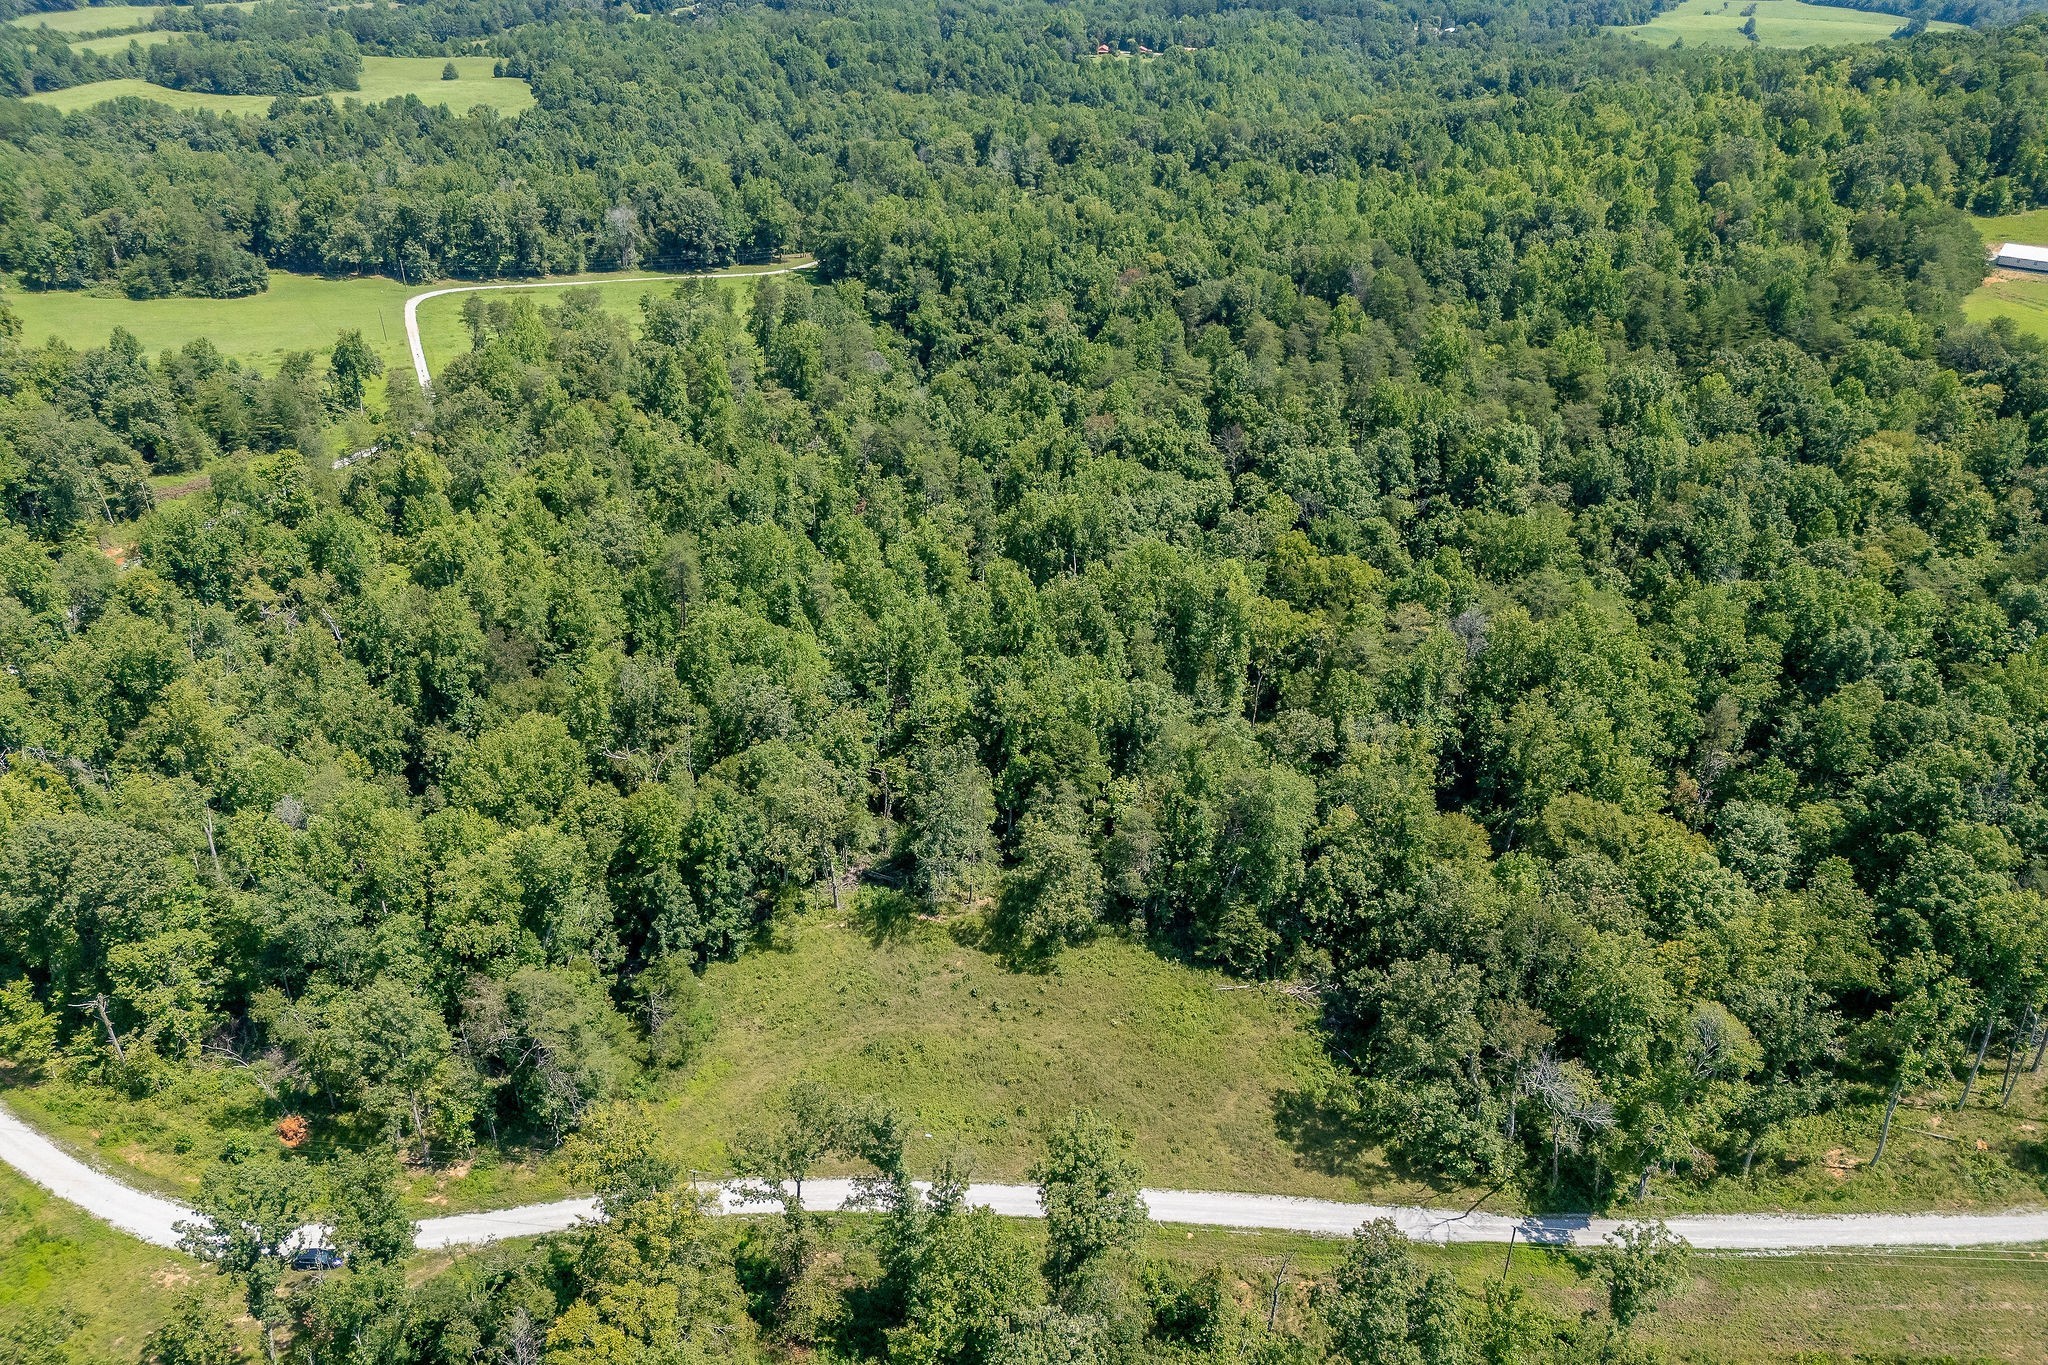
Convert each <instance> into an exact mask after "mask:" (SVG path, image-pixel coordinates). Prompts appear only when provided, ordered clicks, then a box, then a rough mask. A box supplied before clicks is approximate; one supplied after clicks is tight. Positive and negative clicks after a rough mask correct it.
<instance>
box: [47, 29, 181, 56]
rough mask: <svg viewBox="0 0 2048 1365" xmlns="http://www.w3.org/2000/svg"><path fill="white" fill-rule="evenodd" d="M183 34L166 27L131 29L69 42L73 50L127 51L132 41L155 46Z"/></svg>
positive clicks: (145, 45) (144, 45)
mask: <svg viewBox="0 0 2048 1365" xmlns="http://www.w3.org/2000/svg"><path fill="white" fill-rule="evenodd" d="M180 36H181V35H180V34H178V33H175V32H173V31H172V30H170V29H165V28H145V29H131V30H127V31H124V32H121V33H109V34H105V35H103V36H101V37H98V38H80V39H78V40H76V41H75V42H72V43H69V44H67V46H69V47H70V49H71V50H72V51H73V52H100V53H106V52H126V51H127V50H128V46H129V44H131V43H139V44H141V45H142V46H143V47H155V46H156V45H157V44H158V43H168V42H170V41H171V40H172V39H173V38H177V37H180Z"/></svg>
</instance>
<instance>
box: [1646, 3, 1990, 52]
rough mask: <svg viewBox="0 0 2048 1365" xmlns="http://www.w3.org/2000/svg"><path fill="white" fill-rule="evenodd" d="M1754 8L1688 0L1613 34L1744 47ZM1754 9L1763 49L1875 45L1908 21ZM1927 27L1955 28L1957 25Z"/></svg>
mask: <svg viewBox="0 0 2048 1365" xmlns="http://www.w3.org/2000/svg"><path fill="white" fill-rule="evenodd" d="M1749 8H1750V4H1749V0H1685V3H1684V4H1681V5H1677V6H1674V7H1672V8H1671V9H1667V10H1665V11H1664V12H1663V13H1661V14H1659V15H1658V16H1657V17H1656V18H1654V19H1652V20H1650V22H1649V23H1647V24H1631V25H1625V26H1616V27H1614V28H1612V29H1610V30H1609V31H1610V32H1614V33H1623V34H1627V35H1628V36H1629V37H1631V38H1635V39H1639V40H1640V41H1642V42H1646V43H1653V44H1655V45H1656V46H1658V47H1670V46H1671V45H1672V44H1673V43H1676V42H1678V41H1679V40H1680V39H1684V40H1685V43H1686V45H1687V46H1689V47H1699V46H1702V45H1704V46H1709V47H1739V46H1741V45H1742V44H1744V43H1747V42H1748V41H1749V39H1748V38H1747V37H1746V36H1744V34H1743V33H1742V25H1743V23H1744V22H1745V20H1746V18H1747V16H1746V15H1745V14H1744V13H1743V11H1745V10H1747V9H1749ZM1755 9H1756V33H1757V42H1758V43H1759V44H1761V45H1762V46H1764V47H1818V46H1824V45H1830V44H1837V43H1874V42H1878V41H1880V40H1882V39H1885V38H1889V37H1891V36H1892V34H1893V33H1895V32H1897V31H1898V29H1899V26H1900V25H1901V24H1904V23H1905V22H1906V21H1905V19H1904V18H1902V17H1901V16H1899V15H1896V14H1878V13H1875V12H1867V11H1863V10H1853V9H1841V8H1838V7H1836V6H1833V5H1809V4H1805V3H1803V0H1755ZM1928 27H1929V28H1935V29H1950V28H1954V27H1956V25H1954V24H1945V23H1935V24H1929V25H1928Z"/></svg>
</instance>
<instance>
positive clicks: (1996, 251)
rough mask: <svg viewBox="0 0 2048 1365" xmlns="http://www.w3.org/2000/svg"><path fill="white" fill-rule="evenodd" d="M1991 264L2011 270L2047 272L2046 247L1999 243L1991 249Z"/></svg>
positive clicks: (2047, 250)
mask: <svg viewBox="0 0 2048 1365" xmlns="http://www.w3.org/2000/svg"><path fill="white" fill-rule="evenodd" d="M1991 264H1993V265H2002V266H2006V267H2009V268H2010V269H2013V270H2043V271H2048V246H2027V245H2025V244H2024V243H2021V242H2001V243H1999V244H1998V245H1997V246H1995V247H1993V248H1992V249H1991Z"/></svg>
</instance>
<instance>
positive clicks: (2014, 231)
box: [1970, 209, 2048, 247]
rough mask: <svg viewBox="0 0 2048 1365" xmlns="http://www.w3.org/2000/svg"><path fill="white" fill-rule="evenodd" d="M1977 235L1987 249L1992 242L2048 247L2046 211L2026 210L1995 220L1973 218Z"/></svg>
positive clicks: (2002, 215)
mask: <svg viewBox="0 0 2048 1365" xmlns="http://www.w3.org/2000/svg"><path fill="white" fill-rule="evenodd" d="M1970 221H1971V222H1973V223H1975V224H1976V225H1977V235H1978V236H1979V237H1982V238H1983V239H1984V245H1985V246H1987V247H1989V246H1990V245H1991V244H1992V243H1994V242H2027V243H2031V244H2032V245H2035V246H2041V245H2048V209H2028V210H2026V211H2025V212H2024V213H2007V214H2001V215H1999V216H1998V217H1995V218H1980V217H1973V218H1971V219H1970Z"/></svg>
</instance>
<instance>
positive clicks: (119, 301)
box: [5, 266, 759, 370]
mask: <svg viewBox="0 0 2048 1365" xmlns="http://www.w3.org/2000/svg"><path fill="white" fill-rule="evenodd" d="M758 268H759V267H754V268H753V269H758ZM748 273H750V269H749V267H745V266H742V267H739V268H737V269H735V270H734V271H733V272H732V273H731V276H730V278H733V279H744V278H745V277H746V275H747V274H748ZM686 278H688V277H687V276H684V275H678V276H676V279H677V281H678V282H680V281H682V280H683V279H686ZM563 279H564V280H574V281H576V282H577V283H579V284H583V283H588V284H590V285H591V286H592V287H594V288H596V289H597V290H598V291H599V293H600V294H601V295H602V296H603V298H604V302H605V306H606V307H607V308H610V309H613V310H614V311H618V312H622V313H625V314H627V315H629V316H633V317H637V315H638V305H639V301H640V299H641V298H642V296H644V295H646V294H649V293H658V292H660V291H661V290H662V289H663V288H664V287H665V286H664V284H663V283H662V282H661V281H658V280H657V281H652V282H650V281H644V280H643V281H638V282H635V281H631V280H619V279H617V278H615V277H613V276H611V275H607V274H588V275H575V276H565V277H563ZM441 283H442V285H443V286H448V285H457V286H459V285H461V284H463V283H466V282H465V281H454V280H450V281H443V282H441ZM435 287H436V286H435V285H434V284H432V283H429V284H426V285H418V284H413V285H407V284H401V283H400V282H399V281H397V280H393V279H388V278H386V277H384V276H382V275H364V276H358V277H355V278H352V279H326V278H323V277H321V276H317V275H293V274H288V273H286V272H284V271H272V272H271V275H270V288H269V289H267V290H265V291H264V292H263V293H261V294H252V295H250V296H249V297H248V298H242V299H184V298H180V299H129V298H121V297H114V298H103V297H100V296H98V295H93V294H81V293H75V292H71V291H53V292H49V293H37V292H31V291H27V290H10V291H8V292H7V294H6V295H5V297H6V300H7V305H8V307H10V308H12V309H13V310H14V313H15V315H16V316H17V317H19V318H20V319H21V322H22V340H23V341H24V342H25V343H27V344H28V345H31V346H35V345H39V344H41V343H42V342H43V341H44V340H46V339H48V338H51V337H55V338H56V339H57V340H59V341H62V342H64V343H65V344H66V345H68V346H72V347H75V348H77V349H79V350H84V349H86V348H88V347H92V346H98V345H101V344H103V343H104V342H105V341H106V339H107V338H108V336H110V335H112V333H113V330H114V329H115V328H116V327H125V328H127V329H128V330H129V331H130V332H131V333H133V334H134V336H135V338H136V339H137V340H138V341H140V342H141V343H142V349H143V350H144V351H145V352H147V353H148V354H150V355H155V354H157V353H159V352H161V351H166V350H176V349H177V348H179V347H181V346H183V345H185V343H187V342H189V341H194V340H196V339H198V338H200V337H210V338H211V339H212V340H213V342H214V344H215V345H217V346H219V347H220V348H221V352H222V354H224V355H227V356H229V357H230V358H232V359H235V360H239V361H241V362H242V363H243V364H245V365H253V366H255V367H257V368H258V369H264V370H268V369H273V368H275V367H276V365H277V364H278V362H279V361H281V360H283V359H284V357H285V356H286V355H287V354H289V353H290V352H292V351H304V350H325V349H327V348H328V347H330V346H332V345H333V344H334V338H335V336H336V335H337V334H338V333H340V332H344V331H348V330H350V329H351V328H353V329H356V330H359V331H361V332H362V334H363V339H364V340H365V341H367V342H369V343H370V345H371V346H372V347H373V348H374V349H375V350H376V352H377V354H378V356H379V357H380V358H382V360H383V361H384V364H385V368H386V369H387V370H388V369H389V368H390V367H391V366H393V365H398V364H404V363H407V359H408V352H407V349H406V345H405V319H404V309H405V301H406V299H408V298H410V297H411V296H412V295H414V294H417V293H419V292H420V291H421V289H423V288H426V289H431V288H435ZM537 293H538V295H539V297H540V299H541V300H542V301H543V302H558V301H559V298H558V296H559V294H560V293H561V291H560V290H559V289H545V290H540V291H537ZM465 297H467V296H466V295H462V294H450V295H444V296H443V297H441V298H438V299H429V300H428V301H427V302H425V303H423V304H421V305H420V310H419V320H420V341H421V343H422V344H423V345H424V346H425V347H426V350H427V364H428V365H429V366H430V367H432V368H434V369H439V368H440V367H441V366H442V365H444V364H446V363H447V362H448V361H449V360H451V359H453V358H454V357H456V356H458V355H460V354H462V353H463V352H464V351H466V350H468V349H469V334H468V332H467V331H465V330H464V328H463V325H462V303H463V300H464V298H465Z"/></svg>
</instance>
